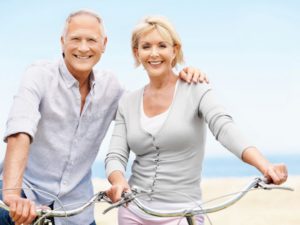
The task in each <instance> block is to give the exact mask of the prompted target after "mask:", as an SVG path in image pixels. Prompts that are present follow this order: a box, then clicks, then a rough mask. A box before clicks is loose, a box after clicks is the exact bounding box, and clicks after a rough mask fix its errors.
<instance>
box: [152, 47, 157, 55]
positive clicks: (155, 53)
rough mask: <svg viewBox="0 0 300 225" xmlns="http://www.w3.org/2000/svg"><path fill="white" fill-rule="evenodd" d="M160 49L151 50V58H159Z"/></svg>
mask: <svg viewBox="0 0 300 225" xmlns="http://www.w3.org/2000/svg"><path fill="white" fill-rule="evenodd" d="M158 55H159V53H158V49H157V48H156V47H152V48H151V56H158Z"/></svg>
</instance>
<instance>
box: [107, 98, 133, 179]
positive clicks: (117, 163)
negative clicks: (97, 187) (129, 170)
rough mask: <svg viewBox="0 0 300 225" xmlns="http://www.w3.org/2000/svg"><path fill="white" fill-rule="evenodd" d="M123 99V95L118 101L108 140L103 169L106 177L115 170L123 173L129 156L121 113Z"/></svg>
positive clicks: (124, 123)
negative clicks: (111, 131)
mask: <svg viewBox="0 0 300 225" xmlns="http://www.w3.org/2000/svg"><path fill="white" fill-rule="evenodd" d="M123 100H124V96H123V97H122V98H121V100H120V102H119V107H118V111H117V115H116V119H115V125H114V130H113V134H112V137H111V140H110V145H109V149H108V153H107V155H106V159H105V170H106V176H107V177H109V175H110V174H111V173H112V172H113V171H116V170H118V171H121V172H122V173H123V174H125V171H126V166H127V162H128V158H129V153H130V150H129V147H128V143H127V138H126V137H127V131H126V122H125V119H124V115H123V106H122V105H123V104H122V102H123Z"/></svg>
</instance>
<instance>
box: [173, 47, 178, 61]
mask: <svg viewBox="0 0 300 225" xmlns="http://www.w3.org/2000/svg"><path fill="white" fill-rule="evenodd" d="M178 52H179V46H178V45H176V44H174V46H173V53H174V59H175V58H176V56H177V54H178Z"/></svg>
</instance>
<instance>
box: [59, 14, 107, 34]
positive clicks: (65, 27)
mask: <svg viewBox="0 0 300 225" xmlns="http://www.w3.org/2000/svg"><path fill="white" fill-rule="evenodd" d="M80 15H89V16H92V17H95V18H96V19H97V21H98V22H99V25H100V29H101V31H102V32H103V35H104V36H105V32H104V24H103V20H102V18H101V17H100V16H99V15H98V14H97V13H96V12H94V11H92V10H89V9H81V10H78V11H74V12H72V13H70V14H69V16H68V17H67V19H66V22H65V26H64V29H63V32H62V36H63V37H65V36H66V34H67V31H68V27H69V23H70V22H71V20H72V18H73V17H75V16H80Z"/></svg>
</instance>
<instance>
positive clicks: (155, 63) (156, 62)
mask: <svg viewBox="0 0 300 225" xmlns="http://www.w3.org/2000/svg"><path fill="white" fill-rule="evenodd" d="M149 63H150V64H151V65H158V64H161V63H162V61H152V62H149Z"/></svg>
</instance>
